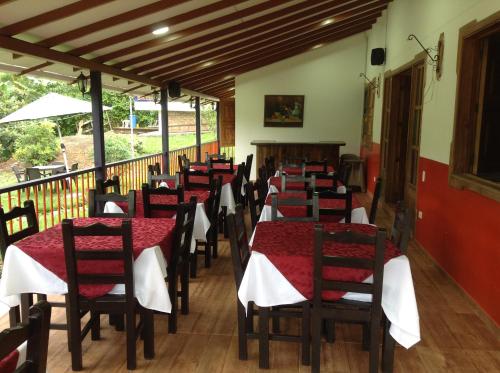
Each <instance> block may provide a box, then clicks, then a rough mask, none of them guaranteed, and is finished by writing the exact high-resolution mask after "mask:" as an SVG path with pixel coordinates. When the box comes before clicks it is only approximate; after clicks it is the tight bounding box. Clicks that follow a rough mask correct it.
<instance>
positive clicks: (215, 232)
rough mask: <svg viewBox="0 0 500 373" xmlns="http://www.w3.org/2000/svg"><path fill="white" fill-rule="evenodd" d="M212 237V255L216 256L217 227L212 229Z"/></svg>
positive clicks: (217, 242)
mask: <svg viewBox="0 0 500 373" xmlns="http://www.w3.org/2000/svg"><path fill="white" fill-rule="evenodd" d="M212 234H213V237H212V257H213V258H217V257H218V256H219V235H218V233H217V228H215V229H214V231H213V233H212Z"/></svg>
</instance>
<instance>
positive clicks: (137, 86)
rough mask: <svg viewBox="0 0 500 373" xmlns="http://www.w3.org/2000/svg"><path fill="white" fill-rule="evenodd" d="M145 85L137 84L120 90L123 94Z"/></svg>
mask: <svg viewBox="0 0 500 373" xmlns="http://www.w3.org/2000/svg"><path fill="white" fill-rule="evenodd" d="M146 85H147V84H139V85H136V86H134V87H132V88H129V89H126V90H124V91H122V93H123V94H125V93H129V92H132V91H135V90H136V89H140V88H142V87H145V86H146Z"/></svg>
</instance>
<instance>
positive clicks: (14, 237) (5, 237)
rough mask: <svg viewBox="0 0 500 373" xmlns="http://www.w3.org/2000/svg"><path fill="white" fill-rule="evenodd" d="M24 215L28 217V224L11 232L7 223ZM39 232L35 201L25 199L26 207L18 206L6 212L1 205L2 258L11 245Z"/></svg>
mask: <svg viewBox="0 0 500 373" xmlns="http://www.w3.org/2000/svg"><path fill="white" fill-rule="evenodd" d="M23 217H25V218H26V222H27V224H28V226H27V227H24V228H23V229H21V230H19V231H17V232H15V233H12V234H9V230H8V229H7V224H8V223H9V222H10V221H11V220H14V219H18V218H23ZM38 232H39V228H38V219H37V216H36V212H35V205H34V203H33V201H31V200H28V201H24V207H19V206H16V207H14V208H13V209H12V210H10V211H9V212H4V210H3V208H2V207H0V255H1V257H2V259H3V258H4V257H5V252H6V251H7V247H9V245H11V244H13V243H14V242H16V241H19V240H21V239H23V238H25V237H28V236H31V235H32V234H35V233H38Z"/></svg>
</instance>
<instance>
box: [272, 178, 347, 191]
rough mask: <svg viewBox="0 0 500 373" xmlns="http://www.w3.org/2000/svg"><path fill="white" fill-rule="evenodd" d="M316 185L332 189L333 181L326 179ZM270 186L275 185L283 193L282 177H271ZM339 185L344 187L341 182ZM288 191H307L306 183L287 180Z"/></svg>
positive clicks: (320, 180)
mask: <svg viewBox="0 0 500 373" xmlns="http://www.w3.org/2000/svg"><path fill="white" fill-rule="evenodd" d="M315 184H316V186H319V187H332V185H333V181H332V180H326V179H316V181H315ZM269 185H274V186H275V187H276V188H278V190H280V191H281V177H280V176H273V177H270V178H269ZM337 185H338V186H340V185H342V183H341V182H340V181H339V182H337ZM286 189H287V190H305V186H304V183H301V182H294V181H288V180H287V182H286Z"/></svg>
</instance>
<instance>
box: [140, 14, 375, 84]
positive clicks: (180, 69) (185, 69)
mask: <svg viewBox="0 0 500 373" xmlns="http://www.w3.org/2000/svg"><path fill="white" fill-rule="evenodd" d="M322 14H324V13H322ZM380 15H381V12H380V10H376V11H373V12H368V13H363V14H362V15H360V16H356V17H351V18H346V19H344V20H343V21H340V22H335V23H332V24H330V25H328V26H321V24H320V23H319V22H317V20H316V18H315V19H314V21H313V22H312V23H308V22H304V24H305V25H304V27H298V28H292V31H289V32H287V33H285V34H279V35H277V36H274V37H271V38H269V39H264V40H263V38H262V37H259V38H257V40H261V41H260V42H258V43H255V44H254V43H253V41H254V39H248V40H246V41H244V42H242V43H240V44H238V45H234V46H230V47H228V48H227V49H226V48H225V49H224V50H229V51H230V50H231V49H232V50H233V51H232V52H230V53H226V54H225V55H222V56H220V55H219V56H217V57H216V56H213V55H211V54H210V59H213V60H215V63H217V64H219V63H221V62H223V61H227V60H230V59H233V58H237V57H240V58H241V56H242V55H248V54H252V53H255V52H256V51H258V50H261V49H266V48H269V46H270V45H273V44H281V43H285V42H286V43H288V42H290V41H292V42H293V41H294V40H295V39H302V38H304V37H308V36H312V35H315V34H318V33H324V32H330V31H333V30H338V29H341V28H342V27H344V26H346V25H349V24H352V23H356V22H364V21H365V20H367V19H372V18H378V17H379V16H380ZM322 18H323V17H320V19H322ZM311 24H312V25H313V26H311ZM245 45H248V47H243V46H245ZM238 46H240V49H238ZM241 47H243V48H241ZM235 49H236V50H235ZM207 60H209V59H206V58H204V57H202V56H196V57H194V58H193V59H190V60H187V61H181V62H179V63H178V64H175V65H171V66H169V67H165V68H163V69H158V70H155V71H153V72H150V73H148V74H147V75H148V76H151V77H160V78H159V79H158V80H164V79H165V78H166V75H163V76H161V75H159V73H164V72H168V76H171V77H172V79H174V78H175V76H178V75H185V74H187V73H192V72H196V71H202V70H203V69H204V68H203V64H204V63H206V62H205V61H207Z"/></svg>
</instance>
